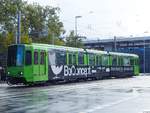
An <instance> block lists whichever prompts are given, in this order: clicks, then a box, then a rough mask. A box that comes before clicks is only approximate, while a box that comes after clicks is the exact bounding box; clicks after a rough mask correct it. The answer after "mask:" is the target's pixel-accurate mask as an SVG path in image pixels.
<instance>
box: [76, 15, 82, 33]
mask: <svg viewBox="0 0 150 113" xmlns="http://www.w3.org/2000/svg"><path fill="white" fill-rule="evenodd" d="M81 17H82V16H75V35H76V36H77V35H78V33H77V32H78V29H77V19H78V18H81Z"/></svg>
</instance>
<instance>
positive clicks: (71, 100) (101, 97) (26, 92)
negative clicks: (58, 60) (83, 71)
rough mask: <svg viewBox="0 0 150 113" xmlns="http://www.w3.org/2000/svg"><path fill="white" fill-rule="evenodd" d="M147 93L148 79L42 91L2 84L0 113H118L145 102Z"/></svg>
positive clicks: (72, 84)
mask: <svg viewBox="0 0 150 113" xmlns="http://www.w3.org/2000/svg"><path fill="white" fill-rule="evenodd" d="M149 93H150V76H139V77H133V78H124V79H110V80H101V81H88V82H80V83H68V84H60V85H50V86H43V87H9V86H7V85H4V84H3V85H1V87H0V113H4V112H6V113H94V112H95V113H96V112H97V113H108V112H112V113H120V111H117V110H118V109H124V108H125V109H126V107H127V106H128V104H129V103H130V104H131V103H132V101H133V100H138V99H140V98H141V99H144V98H148V97H149V96H148V95H149ZM130 101H131V102H130ZM140 101H142V100H140ZM125 103H126V104H127V105H124V106H122V108H118V109H117V110H116V109H115V108H114V107H115V106H116V105H119V106H120V105H121V104H125ZM135 103H137V104H139V102H135ZM145 103H146V102H145ZM143 104H144V103H143ZM146 104H148V103H146ZM149 105H150V104H149ZM135 106H136V105H135ZM145 106H146V107H150V106H147V105H145ZM108 108H109V109H110V111H109V109H108ZM112 109H114V111H111V110H112ZM134 109H136V107H135V108H131V107H129V108H128V110H133V111H132V113H134ZM142 109H144V107H143V108H141V109H140V110H142ZM135 111H136V110H135ZM136 112H137V111H136ZM129 113H130V112H129Z"/></svg>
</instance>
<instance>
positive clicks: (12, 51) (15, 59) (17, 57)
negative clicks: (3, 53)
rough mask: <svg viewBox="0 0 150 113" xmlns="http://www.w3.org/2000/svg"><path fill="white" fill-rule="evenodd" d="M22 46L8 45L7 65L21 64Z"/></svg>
mask: <svg viewBox="0 0 150 113" xmlns="http://www.w3.org/2000/svg"><path fill="white" fill-rule="evenodd" d="M23 50H24V47H23V46H21V45H19V46H17V45H14V46H10V47H9V48H8V58H7V65H8V66H22V65H23V56H24V51H23Z"/></svg>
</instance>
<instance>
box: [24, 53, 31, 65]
mask: <svg viewBox="0 0 150 113" xmlns="http://www.w3.org/2000/svg"><path fill="white" fill-rule="evenodd" d="M25 64H26V65H31V64H32V54H31V51H26V55H25Z"/></svg>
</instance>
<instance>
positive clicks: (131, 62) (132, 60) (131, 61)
mask: <svg viewBox="0 0 150 113" xmlns="http://www.w3.org/2000/svg"><path fill="white" fill-rule="evenodd" d="M130 64H131V66H133V65H134V59H133V58H130Z"/></svg>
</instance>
